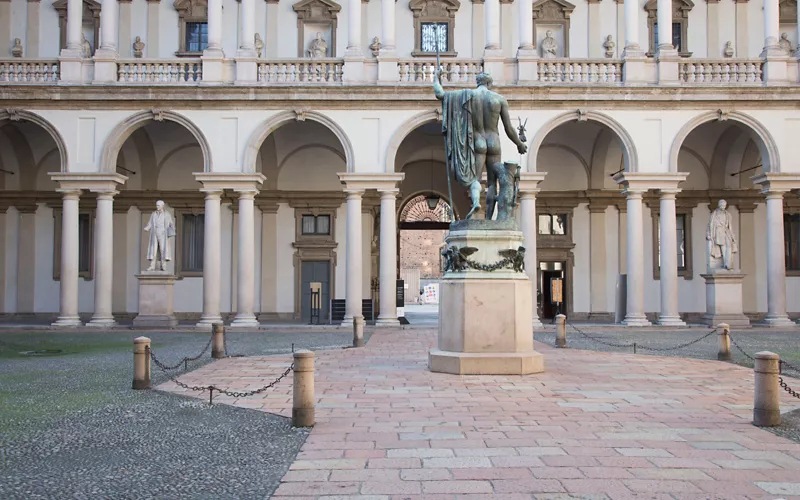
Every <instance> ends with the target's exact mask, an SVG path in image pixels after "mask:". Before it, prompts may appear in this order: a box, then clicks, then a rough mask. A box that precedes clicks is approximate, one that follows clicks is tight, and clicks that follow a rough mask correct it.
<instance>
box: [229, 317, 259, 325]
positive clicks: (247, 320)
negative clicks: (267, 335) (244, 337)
mask: <svg viewBox="0 0 800 500" xmlns="http://www.w3.org/2000/svg"><path fill="white" fill-rule="evenodd" d="M231 326H232V327H235V328H260V327H261V323H259V322H258V320H256V316H255V314H242V315H238V314H237V315H236V317H235V318H233V321H231Z"/></svg>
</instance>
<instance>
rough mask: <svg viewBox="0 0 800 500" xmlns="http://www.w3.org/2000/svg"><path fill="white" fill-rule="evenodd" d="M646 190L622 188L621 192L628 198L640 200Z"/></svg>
mask: <svg viewBox="0 0 800 500" xmlns="http://www.w3.org/2000/svg"><path fill="white" fill-rule="evenodd" d="M646 192H647V189H634V188H628V189H623V190H622V194H624V195H625V197H626V198H627V199H629V200H641V199H642V196H643V195H644V194H645V193H646Z"/></svg>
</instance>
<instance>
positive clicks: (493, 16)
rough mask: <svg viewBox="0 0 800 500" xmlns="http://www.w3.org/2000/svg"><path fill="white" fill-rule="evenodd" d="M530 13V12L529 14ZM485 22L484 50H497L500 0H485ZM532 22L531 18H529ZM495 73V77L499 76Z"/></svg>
mask: <svg viewBox="0 0 800 500" xmlns="http://www.w3.org/2000/svg"><path fill="white" fill-rule="evenodd" d="M531 15H532V14H531ZM484 22H485V23H486V50H499V49H500V47H501V45H500V0H486V3H485V6H484ZM531 23H533V18H531ZM499 76H500V75H496V76H495V77H499Z"/></svg>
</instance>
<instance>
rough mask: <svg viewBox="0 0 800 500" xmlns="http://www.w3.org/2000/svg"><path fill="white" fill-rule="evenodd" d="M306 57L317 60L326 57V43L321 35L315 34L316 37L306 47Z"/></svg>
mask: <svg viewBox="0 0 800 500" xmlns="http://www.w3.org/2000/svg"><path fill="white" fill-rule="evenodd" d="M308 55H309V57H311V58H312V59H319V58H321V57H326V56H327V55H328V42H326V41H325V39H324V38H322V33H317V37H316V38H315V39H313V40H311V44H309V46H308Z"/></svg>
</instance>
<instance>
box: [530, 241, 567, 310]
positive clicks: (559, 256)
mask: <svg viewBox="0 0 800 500" xmlns="http://www.w3.org/2000/svg"><path fill="white" fill-rule="evenodd" d="M542 262H563V263H564V288H565V290H564V294H565V296H566V298H567V308H566V310H565V311H562V313H563V314H565V315H566V316H567V318H569V317H570V316H572V314H573V311H574V310H575V309H574V304H573V302H574V299H573V296H574V294H573V289H574V286H573V281H574V280H573V279H572V275H573V273H572V271H573V269H574V267H575V256H574V255H573V253H572V250H571V249H567V248H538V249H537V250H536V286H537V287H538V286H539V278H540V277H541V274H542V271H541V268H540V263H542ZM542 300H544V298H542Z"/></svg>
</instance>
